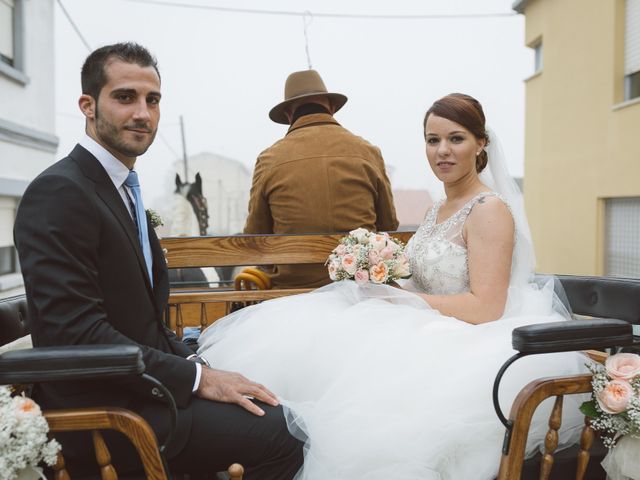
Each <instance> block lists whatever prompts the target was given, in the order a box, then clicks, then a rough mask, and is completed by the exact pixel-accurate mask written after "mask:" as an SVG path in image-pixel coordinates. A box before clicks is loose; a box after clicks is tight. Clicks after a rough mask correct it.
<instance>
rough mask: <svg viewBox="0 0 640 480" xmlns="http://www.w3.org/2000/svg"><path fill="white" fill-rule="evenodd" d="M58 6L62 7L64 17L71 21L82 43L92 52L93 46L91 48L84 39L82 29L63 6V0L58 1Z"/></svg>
mask: <svg viewBox="0 0 640 480" xmlns="http://www.w3.org/2000/svg"><path fill="white" fill-rule="evenodd" d="M58 5H60V8H61V9H62V13H64V16H65V17H67V20H69V23H70V24H71V26H72V27H73V29H74V30H75V31H76V33H77V34H78V37H80V40H81V41H82V43H84V46H85V47H87V50H88V51H90V52H91V51H92V50H93V49H92V48H91V46H89V42H87V40H86V39H85V38H84V36H83V35H82V33H81V32H80V29H79V28H78V26H77V25H76V24H75V22H74V21H73V19H72V18H71V15H69V12H67V9H66V8H64V5H63V4H62V0H58Z"/></svg>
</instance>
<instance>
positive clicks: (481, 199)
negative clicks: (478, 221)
mask: <svg viewBox="0 0 640 480" xmlns="http://www.w3.org/2000/svg"><path fill="white" fill-rule="evenodd" d="M487 197H495V198H497V199H498V200H500V201H501V202H502V203H503V204H504V205H505V206H506V207H507V210H508V211H509V214H511V216H512V217H513V210H512V209H511V205H509V202H508V201H507V199H506V198H505V197H504V196H503V195H502V194H501V193H499V192H494V191H488V192H480V193H479V194H478V195H476V196H475V197H473V198H472V199H471V200H469V202H467V205H466V206H465V208H464V210H465V213H466V215H465V217H468V216H469V214H470V213H471V211H472V210H473V207H474V206H476V205H477V204H478V203H484V200H485V199H486V198H487Z"/></svg>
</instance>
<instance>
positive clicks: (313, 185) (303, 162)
mask: <svg viewBox="0 0 640 480" xmlns="http://www.w3.org/2000/svg"><path fill="white" fill-rule="evenodd" d="M358 227H364V228H367V229H369V230H373V231H388V230H395V229H396V228H398V220H397V219H396V213H395V207H394V205H393V197H392V194H391V186H390V184H389V179H388V178H387V174H386V172H385V168H384V161H383V160H382V155H381V154H380V150H379V149H378V148H377V147H375V146H373V145H371V144H370V143H369V142H367V141H366V140H364V139H362V138H360V137H357V136H355V135H353V134H352V133H351V132H349V131H348V130H346V129H345V128H343V127H342V126H340V124H339V123H338V122H337V121H336V120H335V119H334V118H333V117H332V116H331V115H329V114H325V113H314V114H311V115H305V116H303V117H301V118H299V119H298V120H296V121H295V122H294V124H293V125H291V127H290V128H289V131H288V132H287V135H286V136H285V137H284V138H283V139H281V140H279V141H278V142H276V143H275V144H274V145H273V146H271V147H269V148H268V149H266V150H265V151H264V152H262V153H261V154H260V156H259V157H258V160H257V161H256V166H255V170H254V173H253V185H252V186H251V197H250V199H249V217H248V218H247V223H246V225H245V228H244V232H245V233H278V234H287V233H340V232H348V231H349V230H353V229H355V228H358ZM272 279H273V282H274V285H276V286H278V287H318V286H321V285H324V284H327V283H329V277H328V274H327V270H326V267H324V266H317V267H316V266H304V267H303V266H299V267H292V266H281V267H278V269H277V270H276V273H275V274H274V276H273V277H272Z"/></svg>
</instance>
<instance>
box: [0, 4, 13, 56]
mask: <svg viewBox="0 0 640 480" xmlns="http://www.w3.org/2000/svg"><path fill="white" fill-rule="evenodd" d="M13 7H14V0H0V54H2V55H4V56H5V57H7V58H10V59H12V60H13Z"/></svg>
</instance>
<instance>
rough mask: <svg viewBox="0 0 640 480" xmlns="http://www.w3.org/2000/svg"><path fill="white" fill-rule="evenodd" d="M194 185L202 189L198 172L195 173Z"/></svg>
mask: <svg viewBox="0 0 640 480" xmlns="http://www.w3.org/2000/svg"><path fill="white" fill-rule="evenodd" d="M196 185H197V186H198V187H199V188H200V189H201V190H202V177H201V176H200V172H198V173H196Z"/></svg>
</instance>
